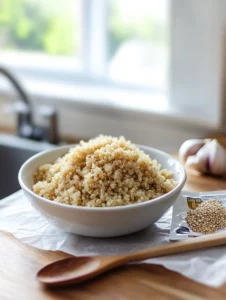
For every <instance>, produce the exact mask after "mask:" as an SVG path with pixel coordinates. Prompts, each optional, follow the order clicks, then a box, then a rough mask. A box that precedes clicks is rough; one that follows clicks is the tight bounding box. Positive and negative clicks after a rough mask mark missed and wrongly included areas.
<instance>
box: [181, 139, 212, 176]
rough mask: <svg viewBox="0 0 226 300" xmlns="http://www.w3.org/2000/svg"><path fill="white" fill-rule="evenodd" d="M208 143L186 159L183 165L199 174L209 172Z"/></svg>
mask: <svg viewBox="0 0 226 300" xmlns="http://www.w3.org/2000/svg"><path fill="white" fill-rule="evenodd" d="M208 159H209V143H207V144H205V145H204V146H203V147H202V148H200V149H199V151H198V152H197V153H196V154H195V155H191V156H189V157H188V158H187V161H186V163H185V166H186V167H189V168H191V169H193V170H195V171H197V172H200V173H207V172H208V170H209V161H208Z"/></svg>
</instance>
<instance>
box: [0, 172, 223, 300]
mask: <svg viewBox="0 0 226 300" xmlns="http://www.w3.org/2000/svg"><path fill="white" fill-rule="evenodd" d="M185 189H187V190H188V189H189V190H196V191H197V190H199V191H200V190H202V191H204V190H215V189H226V181H225V179H214V178H212V177H205V176H197V175H192V174H188V181H187V185H186V187H185ZM64 257H69V255H67V254H64V253H62V252H52V251H43V250H38V249H36V248H33V247H30V246H27V245H26V244H23V243H22V242H20V241H18V240H17V239H15V238H14V237H13V236H12V235H10V234H8V233H4V232H0V300H16V299H18V300H47V299H48V300H53V299H66V300H67V299H79V300H80V299H81V300H89V299H98V300H108V299H109V300H111V299H113V300H116V299H123V300H127V299H128V300H129V299H142V300H145V299H156V300H163V299H164V300H168V299H169V300H177V299H184V300H193V299H194V300H201V299H214V300H218V299H219V300H221V299H222V300H223V299H224V300H225V299H226V285H223V286H222V287H220V288H217V289H215V288H211V287H207V286H204V285H201V284H199V283H197V282H194V281H192V280H190V279H187V278H185V277H184V276H182V275H179V274H177V273H175V272H172V271H169V270H166V269H165V268H164V267H162V266H157V265H149V264H145V263H143V264H140V265H130V266H124V267H122V268H120V269H117V270H114V271H111V272H109V273H106V274H104V275H102V276H101V277H99V278H97V279H95V280H93V281H90V282H87V283H85V284H81V285H78V286H73V287H70V288H58V289H45V288H44V287H43V286H41V285H40V284H39V283H38V281H37V280H36V278H35V274H36V272H37V271H38V270H39V269H40V268H41V267H42V266H44V265H46V264H48V263H50V262H53V261H55V260H58V259H61V258H64Z"/></svg>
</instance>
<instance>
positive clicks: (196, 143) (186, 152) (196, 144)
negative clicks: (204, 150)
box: [179, 139, 208, 163]
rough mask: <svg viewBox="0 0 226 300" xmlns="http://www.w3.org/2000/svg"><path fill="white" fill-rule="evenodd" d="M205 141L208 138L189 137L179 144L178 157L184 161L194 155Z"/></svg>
mask: <svg viewBox="0 0 226 300" xmlns="http://www.w3.org/2000/svg"><path fill="white" fill-rule="evenodd" d="M207 142H208V139H190V140H187V141H185V142H184V143H183V144H182V145H181V146H180V149H179V159H180V160H181V161H182V162H184V163H185V162H186V160H187V158H188V157H189V156H193V155H195V154H196V153H197V152H198V151H199V149H200V148H201V147H203V146H204V145H205V144H206V143H207Z"/></svg>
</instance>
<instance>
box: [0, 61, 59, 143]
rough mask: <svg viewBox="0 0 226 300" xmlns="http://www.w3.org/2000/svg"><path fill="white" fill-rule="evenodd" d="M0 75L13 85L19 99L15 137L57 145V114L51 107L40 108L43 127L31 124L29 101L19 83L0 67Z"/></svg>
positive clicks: (31, 116)
mask: <svg viewBox="0 0 226 300" xmlns="http://www.w3.org/2000/svg"><path fill="white" fill-rule="evenodd" d="M0 74H2V75H4V76H5V77H6V78H7V79H8V80H9V81H10V82H11V84H12V85H13V87H14V88H15V90H16V91H17V93H18V95H19V97H20V99H19V100H20V105H17V109H16V111H17V135H18V136H20V137H23V138H28V139H32V140H36V141H47V142H49V143H52V144H57V142H58V134H57V113H56V110H55V109H54V108H53V107H50V106H42V107H41V109H40V112H39V113H40V116H41V117H42V123H43V124H44V126H42V127H41V126H36V125H35V124H34V122H33V115H32V106H31V101H30V99H29V97H28V95H27V94H26V92H25V90H24V89H23V87H22V85H21V83H19V81H18V79H16V78H15V76H14V75H12V73H11V72H10V71H9V70H7V69H5V68H3V67H1V66H0Z"/></svg>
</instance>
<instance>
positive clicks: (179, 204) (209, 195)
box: [169, 190, 226, 241]
mask: <svg viewBox="0 0 226 300" xmlns="http://www.w3.org/2000/svg"><path fill="white" fill-rule="evenodd" d="M209 200H216V201H218V204H220V205H221V204H222V205H223V207H224V208H223V210H225V215H224V212H223V215H222V216H221V217H222V218H223V219H224V220H225V223H226V190H222V191H211V192H182V193H181V197H178V198H177V200H176V202H175V203H174V205H173V214H172V221H171V228H170V237H169V238H170V240H171V241H175V240H184V239H188V238H194V237H197V236H202V235H203V233H202V230H201V229H200V230H198V229H197V230H196V231H194V226H192V227H193V230H192V229H191V226H189V225H188V222H187V220H188V219H187V218H188V212H189V211H192V210H195V209H197V208H198V207H199V206H200V204H202V203H204V202H206V201H209ZM211 202H212V203H215V202H213V201H211ZM199 211H200V213H201V217H200V219H198V220H197V222H202V224H200V226H197V224H196V226H195V228H201V227H202V228H203V226H206V223H207V221H208V220H205V218H206V216H205V212H204V211H202V210H200V207H199ZM190 214H191V212H190V213H189V215H190ZM208 217H209V218H212V220H213V222H216V221H215V220H216V213H215V214H214V212H213V213H212V215H211V213H209V215H208ZM206 219H207V218H206ZM203 220H204V221H205V222H204V223H203ZM207 224H209V223H207ZM198 225H199V224H198ZM225 230H226V226H225V227H222V228H218V229H217V230H216V232H220V231H225ZM206 231H208V230H206Z"/></svg>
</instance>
